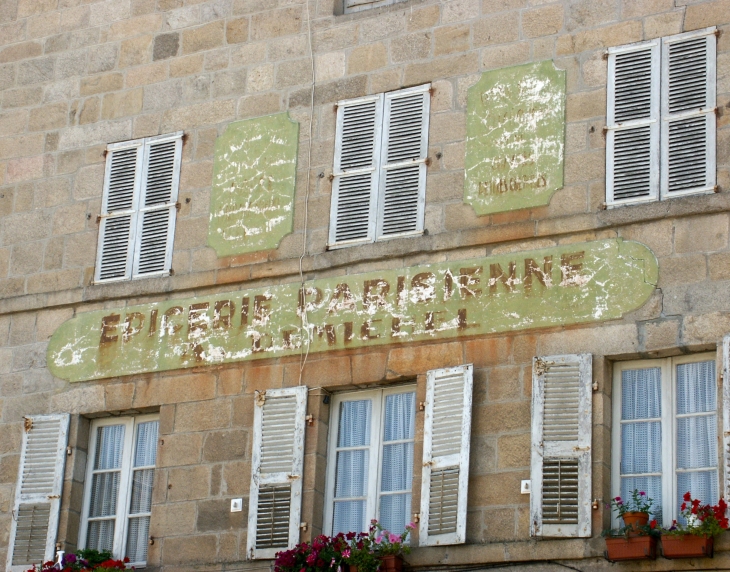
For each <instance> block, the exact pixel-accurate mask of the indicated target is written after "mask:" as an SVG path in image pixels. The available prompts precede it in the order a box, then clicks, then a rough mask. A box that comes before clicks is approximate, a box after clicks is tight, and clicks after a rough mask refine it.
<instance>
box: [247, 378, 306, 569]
mask: <svg viewBox="0 0 730 572" xmlns="http://www.w3.org/2000/svg"><path fill="white" fill-rule="evenodd" d="M306 413H307V388H306V387H304V386H299V387H289V388H285V389H269V390H267V391H263V392H259V391H257V392H256V394H255V396H254V418H253V451H252V455H251V489H250V490H251V492H250V496H249V501H248V504H249V508H248V531H247V532H248V539H247V547H246V553H247V558H248V559H249V560H253V559H256V558H274V556H276V553H277V552H279V551H281V550H287V549H290V548H294V546H296V544H297V543H298V542H299V525H300V524H301V522H300V514H301V508H302V478H303V468H304V424H305V416H306Z"/></svg>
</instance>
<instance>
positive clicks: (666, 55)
mask: <svg viewBox="0 0 730 572" xmlns="http://www.w3.org/2000/svg"><path fill="white" fill-rule="evenodd" d="M715 43H716V42H715V28H708V29H705V30H700V31H697V32H689V33H687V34H680V35H678V36H672V37H670V38H664V40H663V41H662V97H661V100H662V180H661V193H662V198H664V197H671V196H677V195H683V194H690V193H692V194H694V193H698V192H703V191H705V192H713V191H714V188H715Z"/></svg>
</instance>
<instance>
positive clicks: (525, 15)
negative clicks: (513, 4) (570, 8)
mask: <svg viewBox="0 0 730 572" xmlns="http://www.w3.org/2000/svg"><path fill="white" fill-rule="evenodd" d="M563 19H564V9H563V6H562V5H561V4H552V5H550V6H545V7H542V8H534V9H532V10H525V11H523V12H522V33H523V34H524V35H525V36H526V37H528V38H537V37H539V36H549V35H551V34H557V33H558V32H559V31H560V30H562V29H563Z"/></svg>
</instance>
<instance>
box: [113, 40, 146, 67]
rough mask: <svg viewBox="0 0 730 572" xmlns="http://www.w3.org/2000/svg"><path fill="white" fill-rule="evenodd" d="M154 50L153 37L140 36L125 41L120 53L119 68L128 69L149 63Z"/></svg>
mask: <svg viewBox="0 0 730 572" xmlns="http://www.w3.org/2000/svg"><path fill="white" fill-rule="evenodd" d="M151 49H152V36H150V35H148V36H139V37H137V38H131V39H129V40H124V41H123V42H122V44H121V48H120V51H119V62H118V64H117V65H118V67H120V68H126V67H131V66H139V65H142V64H146V63H148V62H149V61H151V60H150V52H151Z"/></svg>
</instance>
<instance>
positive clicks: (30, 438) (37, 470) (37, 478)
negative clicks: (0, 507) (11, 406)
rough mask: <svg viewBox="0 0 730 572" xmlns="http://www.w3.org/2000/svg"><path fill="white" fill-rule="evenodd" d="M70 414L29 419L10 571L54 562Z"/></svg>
mask: <svg viewBox="0 0 730 572" xmlns="http://www.w3.org/2000/svg"><path fill="white" fill-rule="evenodd" d="M68 423H69V416H68V415H34V416H31V417H26V418H25V433H24V434H23V446H22V450H21V455H20V470H19V475H18V484H17V490H16V493H15V505H14V508H13V521H12V524H11V528H10V545H9V549H8V563H7V567H8V569H9V570H27V569H28V568H29V567H30V566H31V565H32V564H39V565H40V564H42V563H43V562H46V561H48V560H53V556H54V553H55V547H56V533H57V531H58V516H59V511H60V508H61V490H62V487H63V469H64V465H65V463H66V444H67V442H68Z"/></svg>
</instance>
